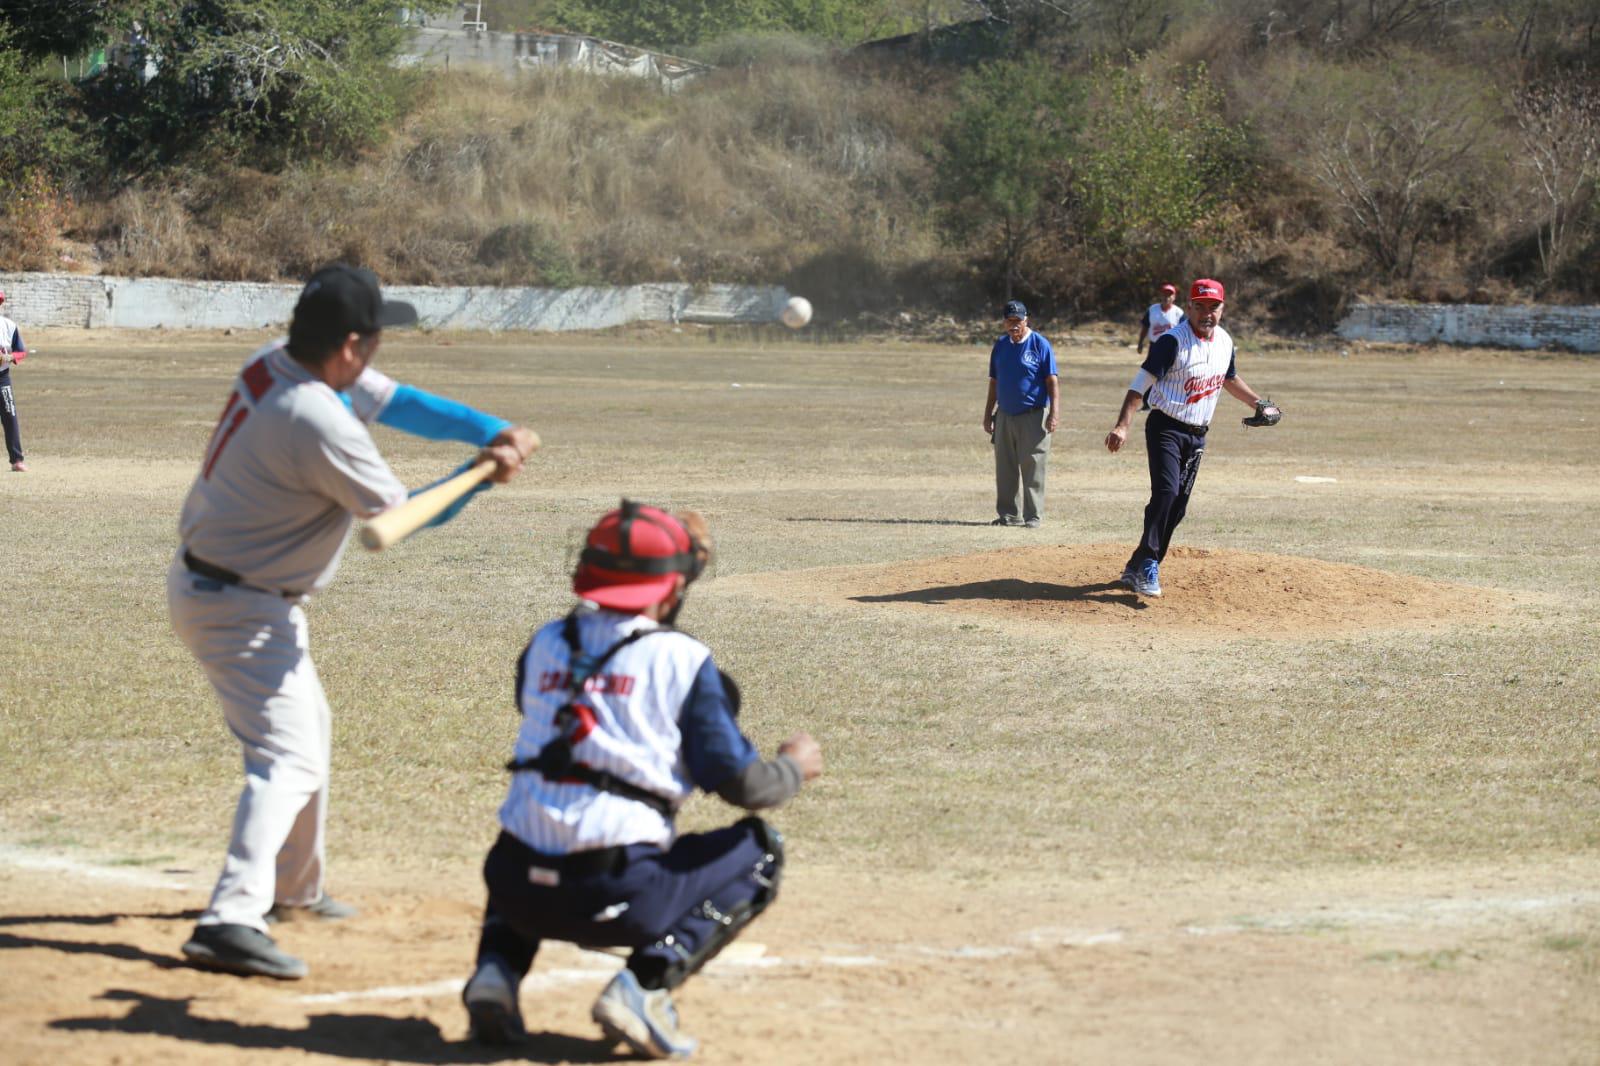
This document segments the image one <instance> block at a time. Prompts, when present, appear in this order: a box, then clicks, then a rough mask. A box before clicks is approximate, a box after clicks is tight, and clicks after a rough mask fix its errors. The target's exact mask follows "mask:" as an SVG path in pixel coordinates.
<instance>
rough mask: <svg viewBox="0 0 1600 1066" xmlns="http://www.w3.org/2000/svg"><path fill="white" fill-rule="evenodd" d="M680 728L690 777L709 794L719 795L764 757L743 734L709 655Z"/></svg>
mask: <svg viewBox="0 0 1600 1066" xmlns="http://www.w3.org/2000/svg"><path fill="white" fill-rule="evenodd" d="M678 728H679V729H681V730H682V731H683V757H684V761H685V762H687V763H688V764H689V777H690V779H691V780H692V781H694V783H695V784H696V785H697V786H699V787H700V788H702V789H704V790H705V791H707V792H715V791H716V790H717V789H718V788H719V787H721V785H722V783H723V782H724V781H727V780H728V779H729V778H730V777H732V776H733V775H734V774H737V773H738V772H739V771H741V770H743V769H744V768H745V767H746V766H749V765H750V764H751V763H752V762H755V761H756V759H758V758H760V754H759V753H758V752H757V751H756V746H755V745H754V744H752V743H750V741H749V740H748V739H747V738H746V737H745V735H744V734H743V733H741V732H739V725H738V723H737V722H735V721H734V719H733V709H732V708H731V707H730V706H729V705H728V693H727V691H726V690H725V689H724V688H723V687H722V675H721V674H719V673H717V667H716V664H715V663H713V662H712V661H711V656H709V655H707V656H706V661H705V662H703V663H701V664H700V672H699V673H698V674H696V675H695V679H694V684H693V685H692V686H691V687H690V689H689V698H688V699H686V700H685V701H684V703H683V713H682V714H681V715H680V716H679V719H678Z"/></svg>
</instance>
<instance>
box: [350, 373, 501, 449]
mask: <svg viewBox="0 0 1600 1066" xmlns="http://www.w3.org/2000/svg"><path fill="white" fill-rule="evenodd" d="M345 402H346V403H348V402H349V401H348V400H346V401H345ZM378 421H379V422H380V423H382V424H383V425H385V426H389V427H390V428H392V429H398V430H402V431H404V432H406V433H410V434H411V435H412V436H416V437H426V438H428V439H429V440H458V441H461V442H462V443H463V444H476V445H477V446H478V447H480V448H481V447H483V446H484V445H486V444H488V443H489V442H490V441H491V440H493V439H494V438H495V434H497V433H499V432H500V431H501V430H502V429H505V428H506V427H507V426H509V425H511V423H510V422H507V421H506V420H505V419H503V418H496V417H494V416H493V415H486V414H484V413H483V412H482V411H477V410H474V409H473V408H471V407H468V406H467V405H466V404H464V403H457V402H456V401H454V400H447V399H445V398H444V397H443V396H435V395H433V394H432V393H431V392H423V391H422V390H421V389H418V388H413V387H412V386H410V385H396V386H395V389H394V395H393V396H391V397H390V398H389V402H388V403H387V404H385V405H384V408H383V410H382V411H381V412H379V414H378Z"/></svg>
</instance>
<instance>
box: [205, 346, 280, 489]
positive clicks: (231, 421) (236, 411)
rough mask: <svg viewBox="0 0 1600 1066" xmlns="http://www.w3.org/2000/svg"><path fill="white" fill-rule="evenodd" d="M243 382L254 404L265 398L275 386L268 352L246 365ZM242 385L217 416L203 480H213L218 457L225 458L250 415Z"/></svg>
mask: <svg viewBox="0 0 1600 1066" xmlns="http://www.w3.org/2000/svg"><path fill="white" fill-rule="evenodd" d="M239 385H243V386H244V388H245V389H246V390H247V391H248V392H249V393H250V402H251V403H252V404H255V403H260V402H261V397H263V396H265V395H266V394H267V390H269V389H271V388H272V371H270V370H268V369H267V360H266V357H265V356H263V357H262V358H260V359H257V360H256V361H255V362H253V363H251V364H250V365H249V366H247V367H245V368H244V372H243V373H241V374H240V375H239ZM239 385H235V386H234V387H233V391H232V392H231V393H229V394H228V403H227V405H226V406H225V407H223V409H222V417H220V418H218V419H217V428H216V429H214V430H212V431H211V442H210V443H209V444H207V445H206V462H205V466H204V467H202V468H201V471H200V477H201V479H202V480H205V481H209V480H211V469H212V467H214V466H216V465H217V460H218V459H220V458H222V449H224V448H226V447H227V446H228V442H229V441H230V440H232V439H233V435H234V434H235V433H237V432H239V427H240V426H241V425H243V424H244V420H245V419H246V418H248V417H249V416H250V408H249V407H246V406H245V405H243V404H241V403H240V402H239V401H240V399H241V398H242V397H241V396H240V394H239Z"/></svg>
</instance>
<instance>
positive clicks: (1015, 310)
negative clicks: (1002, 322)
mask: <svg viewBox="0 0 1600 1066" xmlns="http://www.w3.org/2000/svg"><path fill="white" fill-rule="evenodd" d="M1000 317H1001V318H1027V317H1028V307H1027V305H1026V304H1024V303H1023V302H1022V301H1021V300H1007V301H1006V306H1005V308H1004V309H1003V310H1002V311H1001V312H1000Z"/></svg>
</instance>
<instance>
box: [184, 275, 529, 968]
mask: <svg viewBox="0 0 1600 1066" xmlns="http://www.w3.org/2000/svg"><path fill="white" fill-rule="evenodd" d="M416 319H417V315H416V310H415V309H414V308H413V307H412V306H411V305H410V304H405V303H398V302H393V301H385V300H384V299H383V297H382V295H381V294H380V292H379V289H378V281H377V278H376V277H375V276H374V275H373V274H372V273H371V272H370V271H367V270H359V269H355V268H352V267H348V266H345V265H343V264H335V265H333V266H329V267H325V268H324V269H322V270H319V271H318V272H317V273H316V274H315V275H313V276H312V278H311V280H310V281H309V282H308V283H307V284H306V287H305V289H304V291H303V292H302V293H301V295H300V299H299V302H298V303H297V304H296V305H295V310H294V319H293V321H292V323H291V324H290V327H289V336H288V338H287V340H286V341H277V342H274V343H272V344H269V345H267V346H265V347H263V348H262V349H260V350H259V351H257V352H255V353H254V354H253V355H251V357H250V359H249V361H248V362H246V364H245V366H244V369H243V370H242V371H241V372H240V374H239V376H238V378H237V380H236V381H235V382H234V386H233V391H232V392H231V393H230V394H229V396H228V400H227V404H226V406H224V408H223V411H222V416H221V418H220V419H219V420H218V422H217V427H216V429H215V430H214V431H213V433H212V435H211V440H210V442H209V444H208V445H207V446H206V451H205V456H204V459H203V460H202V462H201V465H200V473H199V476H198V477H196V479H195V482H194V485H193V487H192V488H191V489H190V490H189V495H188V498H187V499H186V500H185V501H184V505H183V514H182V517H181V518H180V520H179V534H180V536H181V541H182V542H181V545H180V546H179V549H178V552H177V555H176V558H174V560H173V563H172V566H171V569H170V570H169V571H168V575H167V600H168V606H169V609H170V611H171V616H172V625H173V629H174V630H175V631H176V632H177V634H178V636H179V638H180V639H182V641H183V642H184V643H185V644H186V645H188V647H189V650H190V651H191V652H193V653H194V656H195V658H196V660H198V661H199V663H200V666H201V668H202V669H203V670H204V671H205V674H206V677H207V679H208V680H209V681H210V682H211V685H212V687H213V688H214V689H215V690H216V693H217V697H218V699H219V701H220V702H221V704H222V713H223V717H224V718H225V719H226V721H227V724H228V728H229V729H230V730H232V732H233V734H234V736H236V737H237V738H238V740H239V744H240V747H241V749H242V751H243V755H244V771H245V785H244V791H243V792H242V793H241V794H240V796H239V805H238V808H237V811H236V812H235V814H234V821H233V835H232V839H231V840H230V841H229V844H228V854H227V858H226V859H225V861H224V863H223V867H222V875H221V877H220V878H218V880H217V885H216V889H215V890H214V891H213V893H212V896H211V902H210V905H209V906H207V908H206V910H205V912H204V913H203V914H202V915H201V917H200V920H199V923H198V925H197V926H196V928H195V931H194V935H193V936H192V937H191V939H190V940H189V942H188V943H186V944H185V945H184V946H183V953H184V954H185V955H186V956H187V957H188V958H189V959H190V960H191V961H192V962H193V963H195V964H196V965H199V966H203V967H206V968H209V969H218V970H224V971H228V972H233V973H240V974H249V975H262V976H268V977H277V978H283V979H294V978H299V977H304V976H305V974H306V972H307V970H306V965H305V963H304V962H302V961H301V960H300V959H297V958H295V957H293V956H291V955H288V954H287V953H285V952H284V951H282V950H281V949H280V948H278V946H277V945H276V943H275V942H274V941H273V939H272V938H271V937H270V936H269V935H268V934H267V922H268V920H269V914H270V916H272V917H283V916H289V915H293V914H296V913H301V914H308V915H314V916H317V917H323V918H341V917H347V916H349V915H350V914H353V913H354V911H353V908H350V907H348V906H345V905H344V904H340V903H338V902H336V901H334V900H331V899H329V898H328V897H327V896H326V894H325V893H324V890H323V876H324V858H323V825H324V820H325V818H326V816H327V806H328V765H329V753H330V731H331V730H330V715H329V709H328V701H327V698H326V697H325V696H324V695H323V691H322V683H321V682H320V681H319V680H318V678H317V670H316V666H315V665H314V664H313V663H312V661H311V649H310V639H309V635H308V632H307V628H306V615H305V611H304V608H303V604H304V603H305V601H306V599H307V597H309V596H310V595H311V594H312V593H314V592H317V591H319V590H320V589H323V588H325V587H326V586H327V585H328V583H329V582H330V581H332V580H333V576H334V573H335V571H336V570H337V569H338V566H339V558H340V556H341V554H342V553H343V551H344V545H345V541H346V538H347V536H348V534H349V532H350V527H351V525H352V524H353V522H354V519H355V518H357V517H360V518H371V517H373V516H374V515H377V514H380V513H382V512H383V511H385V510H387V509H389V508H391V507H393V506H395V505H396V504H399V503H401V502H403V501H404V500H405V499H406V498H407V492H406V489H405V487H404V486H403V485H401V484H400V482H399V480H397V479H396V477H395V476H394V474H393V473H392V472H391V471H390V469H389V466H388V464H387V463H385V462H384V460H383V457H382V456H381V455H379V454H378V449H377V446H376V445H375V444H374V443H373V440H372V436H371V435H370V434H369V433H368V431H367V425H368V424H369V423H371V422H373V421H378V422H382V423H384V424H385V425H389V426H393V427H395V428H397V429H402V430H405V431H408V432H411V433H414V434H417V435H419V436H424V437H428V438H430V439H434V440H451V441H460V442H464V443H468V444H473V445H476V446H478V447H480V448H482V449H483V450H482V451H481V452H480V453H479V456H478V458H480V459H485V458H487V459H493V460H494V461H495V463H496V464H497V465H496V470H495V473H494V475H493V480H495V481H499V482H505V481H507V480H509V479H510V478H511V477H512V476H514V475H515V474H516V473H517V472H518V471H519V470H520V469H521V467H522V464H523V461H524V460H526V458H527V457H528V455H529V454H530V453H531V452H532V451H533V448H534V447H536V446H537V438H536V437H534V436H533V434H531V433H530V432H529V431H528V430H526V429H523V428H521V427H515V426H512V425H511V424H510V423H508V422H506V421H505V420H503V419H499V418H495V417H492V416H490V415H486V414H483V413H481V412H478V411H475V410H473V409H472V408H470V407H466V406H464V405H462V404H458V403H455V402H453V401H450V400H445V399H442V398H440V397H436V396H432V395H430V394H428V393H426V392H423V391H421V390H420V389H415V388H412V387H410V386H407V385H401V384H398V383H396V382H395V381H393V380H392V379H390V378H388V377H385V376H384V375H383V374H381V373H379V372H378V371H376V370H373V369H372V368H371V366H370V365H369V364H370V363H371V361H372V358H373V356H374V355H375V354H376V353H377V350H378V346H379V343H380V342H381V339H382V332H383V329H384V327H386V326H399V325H408V324H410V323H413V322H415V321H416ZM462 502H463V503H464V502H465V501H464V500H463V501H462ZM459 509H460V508H459V506H458V507H455V508H452V509H451V510H450V511H448V512H446V513H445V514H444V515H441V516H440V518H439V519H437V520H436V521H444V520H447V519H448V518H449V517H451V516H453V514H454V513H455V512H456V511H458V510H459Z"/></svg>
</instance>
